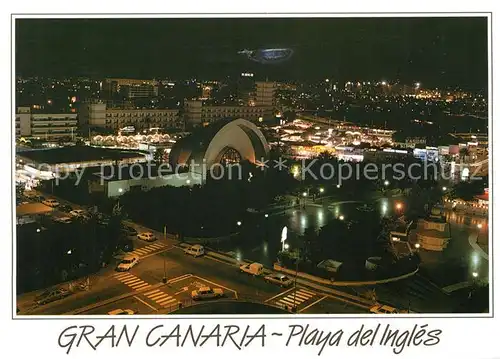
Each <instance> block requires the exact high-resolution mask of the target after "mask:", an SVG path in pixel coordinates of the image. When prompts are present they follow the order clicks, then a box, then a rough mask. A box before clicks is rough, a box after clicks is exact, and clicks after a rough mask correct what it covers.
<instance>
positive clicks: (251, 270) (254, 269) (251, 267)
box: [240, 262, 264, 276]
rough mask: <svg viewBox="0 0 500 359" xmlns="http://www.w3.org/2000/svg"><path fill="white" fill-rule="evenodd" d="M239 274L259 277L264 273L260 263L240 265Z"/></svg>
mask: <svg viewBox="0 0 500 359" xmlns="http://www.w3.org/2000/svg"><path fill="white" fill-rule="evenodd" d="M240 272H242V273H248V274H252V275H254V276H259V275H262V273H264V266H263V265H262V264H260V263H257V262H255V263H250V264H242V265H241V266H240Z"/></svg>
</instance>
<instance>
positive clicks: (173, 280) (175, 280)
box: [167, 274, 193, 284]
mask: <svg viewBox="0 0 500 359" xmlns="http://www.w3.org/2000/svg"><path fill="white" fill-rule="evenodd" d="M192 276H193V275H192V274H183V275H181V276H179V277H176V278H173V279H171V280H169V281H168V282H167V283H169V284H172V283H176V282H180V281H181V280H184V279H188V278H191V277H192Z"/></svg>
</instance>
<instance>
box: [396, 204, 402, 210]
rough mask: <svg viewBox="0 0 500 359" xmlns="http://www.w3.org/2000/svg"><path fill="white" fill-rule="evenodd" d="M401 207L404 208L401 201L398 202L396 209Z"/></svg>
mask: <svg viewBox="0 0 500 359" xmlns="http://www.w3.org/2000/svg"><path fill="white" fill-rule="evenodd" d="M401 208H403V205H402V204H401V203H399V202H398V203H396V209H398V210H400V209H401Z"/></svg>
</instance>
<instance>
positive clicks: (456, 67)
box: [16, 18, 488, 88]
mask: <svg viewBox="0 0 500 359" xmlns="http://www.w3.org/2000/svg"><path fill="white" fill-rule="evenodd" d="M487 38H488V37H487V20H486V18H373V19H366V18H364V19H363V18H358V19H352V18H351V19H335V18H330V19H326V18H321V19H306V18H302V19H301V18H294V19H270V18H266V19H103V20H99V19H91V20H83V19H82V20H80V19H68V20H46V19H44V20H38V19H27V20H17V23H16V73H17V74H18V75H24V76H29V75H39V76H58V75H68V76H80V75H84V76H103V77H105V76H108V77H113V76H123V77H157V78H158V77H171V78H179V79H181V78H188V77H197V78H205V79H210V78H214V79H215V78H221V77H222V76H231V75H236V74H238V73H240V72H242V71H254V72H255V73H256V75H258V76H260V77H266V76H267V77H269V78H270V79H273V80H295V79H296V80H313V79H319V78H324V77H330V78H336V79H338V80H340V81H342V80H358V79H359V80H363V79H374V80H375V79H387V80H391V81H394V80H396V79H399V80H401V81H402V82H413V81H420V82H422V83H423V84H424V85H427V86H456V85H458V86H462V87H465V88H486V86H487V70H488V55H487V48H488V47H487V41H488V40H487ZM268 47H289V48H292V49H293V50H294V55H293V56H292V58H291V59H290V60H288V61H286V62H284V63H280V64H270V65H269V64H266V65H262V64H258V63H255V62H252V61H250V60H248V59H247V58H246V57H245V56H244V55H238V54H237V52H238V51H239V50H242V49H245V48H246V49H256V48H268Z"/></svg>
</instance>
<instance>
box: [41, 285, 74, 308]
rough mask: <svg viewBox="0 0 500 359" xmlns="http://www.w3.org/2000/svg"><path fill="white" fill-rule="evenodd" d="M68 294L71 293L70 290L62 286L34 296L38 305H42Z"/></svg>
mask: <svg viewBox="0 0 500 359" xmlns="http://www.w3.org/2000/svg"><path fill="white" fill-rule="evenodd" d="M69 295H71V292H70V291H68V290H66V289H63V288H57V289H54V290H48V291H45V292H43V293H42V294H40V295H39V296H38V297H36V298H35V303H36V304H38V305H43V304H47V303H51V302H54V301H56V300H59V299H63V298H66V297H67V296H69Z"/></svg>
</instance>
